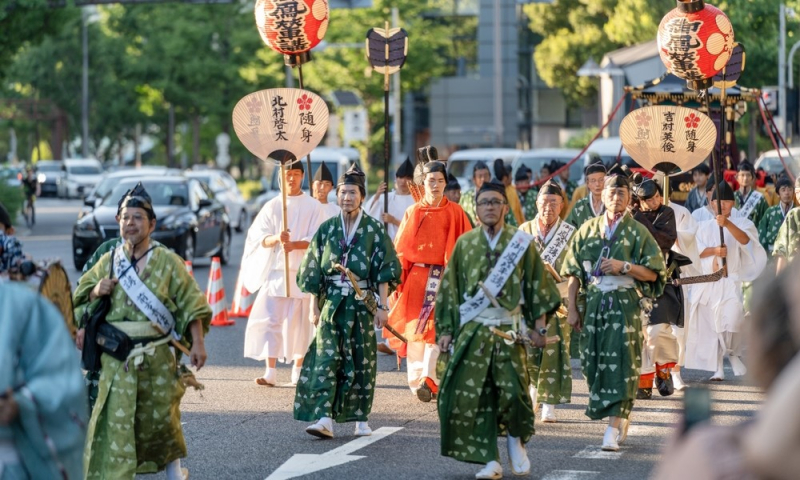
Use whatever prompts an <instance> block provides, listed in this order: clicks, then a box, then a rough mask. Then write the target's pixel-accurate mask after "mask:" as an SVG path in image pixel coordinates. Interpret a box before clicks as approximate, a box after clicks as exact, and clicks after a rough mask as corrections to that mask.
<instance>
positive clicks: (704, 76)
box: [658, 0, 734, 90]
mask: <svg viewBox="0 0 800 480" xmlns="http://www.w3.org/2000/svg"><path fill="white" fill-rule="evenodd" d="M677 2H678V6H677V8H675V9H673V10H672V11H670V12H669V13H667V14H666V15H665V16H664V18H663V19H661V24H660V25H659V26H658V51H659V54H660V55H661V61H662V62H664V65H666V66H667V69H668V70H669V71H670V72H672V73H673V74H674V75H675V76H677V77H679V78H682V79H684V80H686V82H687V83H688V85H689V88H691V89H694V90H702V89H706V88H709V87H711V85H713V77H714V75H716V74H717V73H718V72H719V71H720V70H722V68H723V67H725V64H726V63H727V62H728V60H729V59H730V57H731V53H732V51H733V45H734V41H733V26H732V25H731V22H730V20H729V19H728V17H727V16H726V15H725V14H724V13H723V12H722V10H720V9H718V8H717V7H714V6H712V5H708V4H706V3H705V2H704V1H703V0H677Z"/></svg>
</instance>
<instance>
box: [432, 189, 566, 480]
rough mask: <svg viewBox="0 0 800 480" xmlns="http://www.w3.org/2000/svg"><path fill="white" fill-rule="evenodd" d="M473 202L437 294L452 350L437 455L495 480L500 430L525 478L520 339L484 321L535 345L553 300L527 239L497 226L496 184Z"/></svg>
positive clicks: (526, 402) (526, 405) (525, 400)
mask: <svg viewBox="0 0 800 480" xmlns="http://www.w3.org/2000/svg"><path fill="white" fill-rule="evenodd" d="M476 205H477V207H478V217H479V219H480V222H481V228H476V229H473V230H471V231H469V232H467V233H465V234H463V235H462V236H461V237H460V238H459V239H458V242H456V246H455V248H454V249H453V254H452V256H451V258H450V262H449V263H448V264H447V267H446V268H445V272H444V276H443V277H442V283H441V284H440V287H439V292H438V294H437V297H436V337H437V343H438V345H439V348H440V349H441V351H442V352H447V351H448V350H450V349H451V347H452V354H451V358H450V360H449V361H448V362H447V365H446V367H445V370H444V376H443V378H442V382H441V386H440V390H439V397H438V407H439V422H440V424H441V430H442V439H441V454H442V455H443V456H447V457H452V458H455V459H456V460H459V461H462V462H468V463H477V464H482V465H484V467H483V469H481V470H480V471H479V472H478V474H477V475H476V478H501V477H502V475H503V468H502V466H501V465H500V463H499V459H500V457H499V453H498V449H497V437H498V436H499V435H505V436H506V437H507V445H508V452H509V459H510V463H511V470H512V472H513V473H514V474H515V475H526V474H527V473H528V472H529V471H530V461H529V459H528V456H527V453H526V451H525V445H524V444H525V443H526V442H527V441H528V440H529V439H530V438H531V436H532V435H533V434H534V428H533V422H534V418H533V409H532V404H531V398H530V396H529V395H528V391H527V390H528V385H529V384H530V379H529V377H528V371H527V368H526V362H527V354H526V351H525V345H524V344H523V343H521V342H513V341H512V342H509V343H506V341H505V340H504V339H503V338H502V337H500V336H499V335H497V334H495V333H494V332H493V330H492V328H494V327H497V328H499V329H500V330H498V331H506V330H509V329H510V331H511V332H512V333H513V334H514V337H517V338H519V339H520V340H521V339H523V337H528V338H529V339H530V341H531V342H533V343H534V345H536V346H538V347H543V346H544V345H545V337H544V334H545V333H544V332H545V319H546V316H547V315H548V314H550V313H552V312H554V311H555V310H556V309H557V308H558V306H559V305H560V303H561V298H560V296H559V294H558V289H557V288H556V286H555V282H554V281H553V279H552V278H551V277H550V275H549V274H548V273H547V272H546V270H545V266H544V263H543V262H542V259H541V258H540V257H539V254H538V253H537V252H536V247H535V245H534V243H533V238H531V236H530V235H528V234H526V233H525V232H523V231H521V230H517V229H516V228H514V227H511V226H508V225H505V222H504V219H503V218H504V216H505V212H506V211H507V209H508V206H507V200H506V194H505V188H504V186H503V185H502V184H499V183H495V182H486V183H484V184H483V185H482V186H481V189H480V190H479V192H478V198H477V202H476ZM465 299H466V301H465ZM462 304H463V305H462ZM526 329H527V331H526ZM504 335H509V334H508V333H504Z"/></svg>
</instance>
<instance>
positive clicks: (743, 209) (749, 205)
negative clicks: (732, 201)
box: [734, 160, 769, 226]
mask: <svg viewBox="0 0 800 480" xmlns="http://www.w3.org/2000/svg"><path fill="white" fill-rule="evenodd" d="M736 181H737V182H739V190H737V191H736V193H734V196H735V197H736V208H738V209H739V212H740V213H742V214H743V215H745V216H746V217H747V218H748V219H749V220H750V221H751V222H753V223H754V224H755V225H756V226H758V225H760V224H761V219H762V218H763V217H764V215H765V214H766V213H767V209H768V208H769V203H767V199H766V198H764V195H763V194H762V193H761V192H759V191H758V190H756V187H755V182H756V169H755V168H754V167H753V164H752V163H750V162H748V161H747V160H744V161H742V162H740V163H739V166H738V167H737V172H736Z"/></svg>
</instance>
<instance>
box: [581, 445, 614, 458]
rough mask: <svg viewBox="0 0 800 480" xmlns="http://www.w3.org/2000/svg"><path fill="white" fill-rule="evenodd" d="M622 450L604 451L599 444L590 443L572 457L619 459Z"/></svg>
mask: <svg viewBox="0 0 800 480" xmlns="http://www.w3.org/2000/svg"><path fill="white" fill-rule="evenodd" d="M621 456H622V452H604V451H603V450H602V449H601V448H600V446H599V445H588V446H587V447H586V448H584V449H583V450H581V451H580V452H578V453H576V454H575V455H573V456H572V458H590V459H593V460H619V458H620V457H621Z"/></svg>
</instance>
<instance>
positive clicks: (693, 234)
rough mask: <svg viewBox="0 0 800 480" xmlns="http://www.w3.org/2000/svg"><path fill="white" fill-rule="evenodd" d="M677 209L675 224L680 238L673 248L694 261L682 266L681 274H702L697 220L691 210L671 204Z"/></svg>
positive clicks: (686, 275)
mask: <svg viewBox="0 0 800 480" xmlns="http://www.w3.org/2000/svg"><path fill="white" fill-rule="evenodd" d="M670 208H672V209H673V210H674V211H675V226H676V229H677V231H678V239H677V241H676V243H675V245H673V246H672V250H674V251H676V252H678V253H680V254H683V255H686V256H687V257H689V259H690V260H691V261H692V264H691V265H686V266H684V267H681V276H683V277H689V276H695V275H700V270H701V268H700V252H699V251H698V250H697V226H698V224H697V221H695V219H694V217H693V216H692V214H691V213H690V212H689V210H687V209H685V208H684V207H682V206H680V205H670Z"/></svg>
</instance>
